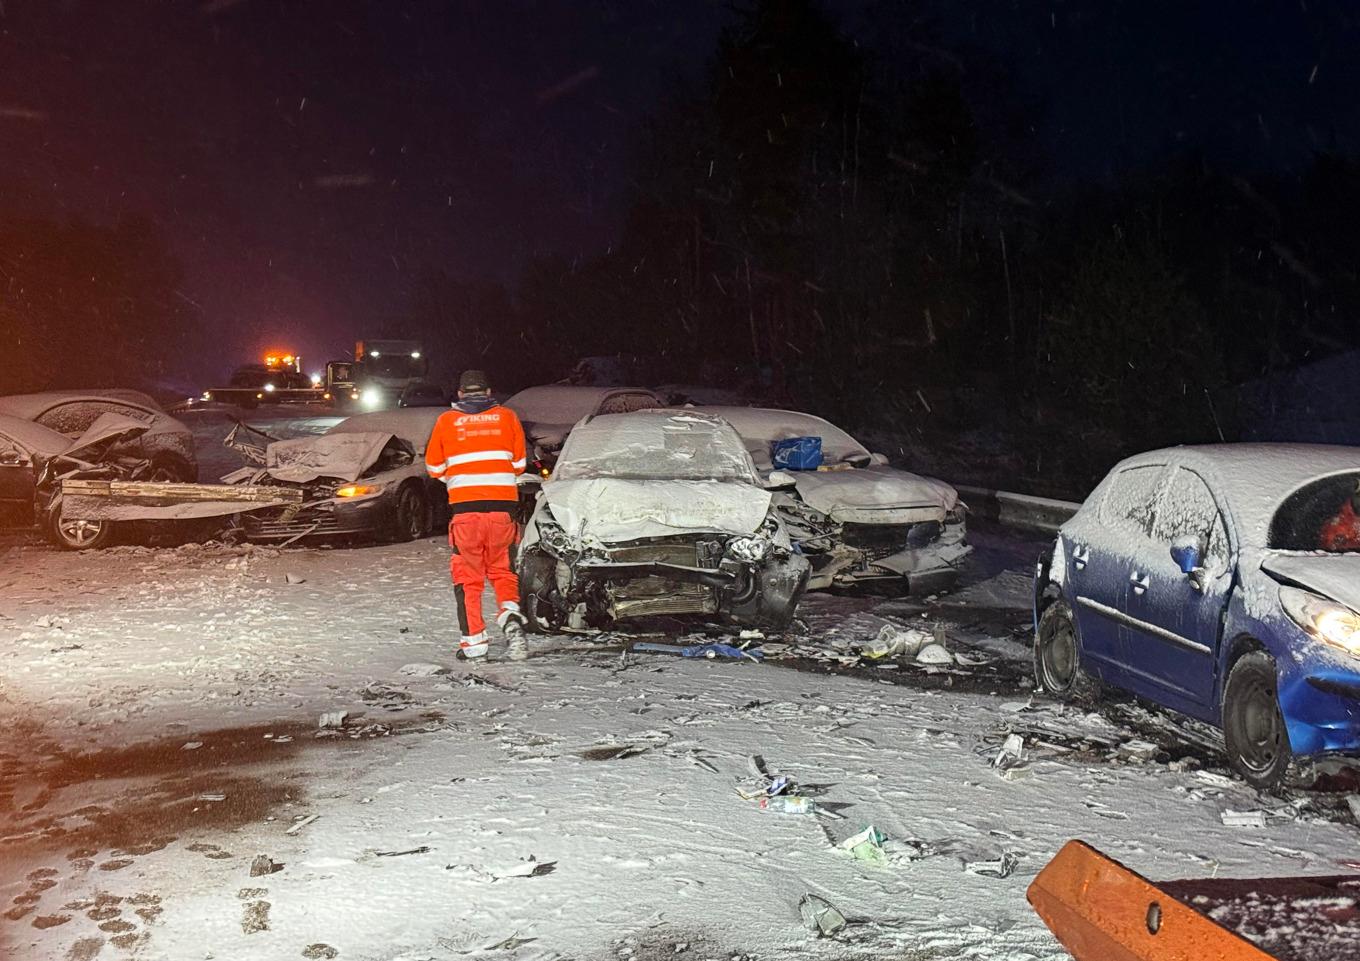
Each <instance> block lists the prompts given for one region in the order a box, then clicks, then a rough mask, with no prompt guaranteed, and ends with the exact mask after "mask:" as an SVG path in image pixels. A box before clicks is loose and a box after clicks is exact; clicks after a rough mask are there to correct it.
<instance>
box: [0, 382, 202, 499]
mask: <svg viewBox="0 0 1360 961" xmlns="http://www.w3.org/2000/svg"><path fill="white" fill-rule="evenodd" d="M0 414H4V415H6V416H9V417H18V418H22V419H23V420H31V421H33V422H34V423H36V424H40V425H41V426H43V427H46V428H48V429H49V430H53V431H56V432H57V433H59V434H65V435H66V437H67V438H68V439H70V438H75V437H79V436H81V435H82V434H84V433H86V432H87V431H88V430H89V429H90V427H91V426H92V425H93V424H94V423H95V421H97V420H98V419H99V418H100V417H103V416H105V415H116V416H118V417H121V418H124V419H126V420H130V421H135V422H137V423H140V424H142V425H144V429H143V430H142V432H141V433H139V434H136V435H135V436H132V437H130V438H129V439H127V440H125V441H121V442H119V444H117V445H116V446H115V448H114V452H115V453H117V454H120V455H126V456H129V457H134V458H138V459H143V460H148V461H150V462H151V463H152V465H153V468H154V474H155V477H156V479H157V480H166V481H186V482H192V481H196V480H198V459H197V457H196V456H195V453H194V437H193V434H192V433H191V432H190V430H189V428H188V427H186V426H184V424H182V423H180V422H179V421H177V420H175V418H173V417H171V416H170V415H169V414H167V413H166V412H165V411H163V410H161V409H160V407H158V406H157V405H156V402H155V401H154V400H152V399H151V398H150V397H148V396H146V395H145V394H143V393H141V392H140V391H135V390H83V391H56V390H54V391H44V392H42V393H37V394H11V395H9V396H6V397H0Z"/></svg>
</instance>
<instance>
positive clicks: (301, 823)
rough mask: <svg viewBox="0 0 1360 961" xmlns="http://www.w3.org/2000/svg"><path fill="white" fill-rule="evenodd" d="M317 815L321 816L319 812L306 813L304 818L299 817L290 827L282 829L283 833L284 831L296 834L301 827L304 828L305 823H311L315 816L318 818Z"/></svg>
mask: <svg viewBox="0 0 1360 961" xmlns="http://www.w3.org/2000/svg"><path fill="white" fill-rule="evenodd" d="M319 817H321V815H320V814H309V815H307V816H306V817H304V818H299V819H298V820H297V821H296V822H295V823H294V824H293V826H292V827H290V828H289V829H288V830H286V831H284V832H283V833H284V834H297V833H298V832H299V831H301V830H302V829H303V828H305V827H306V826H307V825H309V824H311V823H312V822H313V821H315V820H316V819H317V818H319Z"/></svg>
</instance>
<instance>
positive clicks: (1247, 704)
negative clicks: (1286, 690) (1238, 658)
mask: <svg viewBox="0 0 1360 961" xmlns="http://www.w3.org/2000/svg"><path fill="white" fill-rule="evenodd" d="M1237 726H1238V733H1239V734H1240V735H1241V736H1240V737H1239V738H1238V741H1239V744H1240V745H1241V755H1242V763H1243V764H1244V765H1245V766H1246V767H1247V769H1248V770H1250V771H1252V772H1255V773H1260V772H1263V771H1268V770H1270V769H1271V768H1272V767H1274V766H1275V762H1276V759H1277V758H1278V757H1279V742H1280V712H1279V709H1278V708H1277V707H1276V706H1275V692H1274V691H1272V690H1271V689H1270V688H1269V687H1268V686H1267V685H1266V684H1264V683H1263V682H1261V681H1253V682H1252V684H1251V686H1250V687H1249V688H1248V689H1247V690H1246V691H1244V692H1243V694H1242V706H1241V708H1240V711H1239V717H1238V722H1237Z"/></svg>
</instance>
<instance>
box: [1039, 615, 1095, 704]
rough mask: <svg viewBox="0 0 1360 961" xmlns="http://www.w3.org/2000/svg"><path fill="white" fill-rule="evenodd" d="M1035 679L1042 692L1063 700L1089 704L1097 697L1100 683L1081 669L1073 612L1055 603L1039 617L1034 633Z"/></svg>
mask: <svg viewBox="0 0 1360 961" xmlns="http://www.w3.org/2000/svg"><path fill="white" fill-rule="evenodd" d="M1034 679H1035V681H1037V682H1038V684H1039V687H1041V688H1042V689H1043V690H1044V692H1045V693H1047V694H1051V695H1052V696H1053V697H1056V698H1058V699H1059V700H1062V701H1072V702H1076V703H1082V704H1089V703H1091V702H1093V701H1095V700H1096V699H1097V698H1098V697H1099V695H1100V682H1099V681H1097V680H1096V679H1095V678H1093V677H1092V676H1091V675H1090V674H1087V673H1086V670H1085V669H1084V668H1083V667H1082V666H1081V641H1080V639H1079V637H1078V635H1077V624H1076V621H1075V620H1073V618H1072V609H1071V608H1070V607H1068V606H1067V604H1066V603H1065V602H1063V601H1054V602H1053V603H1052V604H1050V605H1049V606H1048V607H1047V608H1046V609H1045V610H1044V613H1043V615H1042V616H1041V617H1040V618H1039V629H1038V630H1037V631H1035V633H1034Z"/></svg>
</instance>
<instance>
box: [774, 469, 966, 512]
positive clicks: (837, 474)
mask: <svg viewBox="0 0 1360 961" xmlns="http://www.w3.org/2000/svg"><path fill="white" fill-rule="evenodd" d="M790 473H791V474H792V476H793V478H794V485H795V488H796V489H797V491H798V496H799V497H801V498H802V499H803V502H804V503H806V504H807V505H808V506H809V507H811V508H813V509H814V510H817V511H821V512H822V513H823V514H826V515H828V516H830V517H831V518H832V519H833V520H837V521H840V522H842V523H845V522H850V523H879V524H911V523H916V522H918V521H926V520H937V521H942V520H944V515H945V514H946V513H947V512H949V511H951V510H953V509H954V508H955V506H957V505H958V502H959V495H958V492H957V491H955V490H954V488H952V487H950V486H949V485H948V484H946V483H944V482H943V481H938V480H935V479H934V478H931V477H922V476H920V475H919V474H912V473H908V472H907V471H904V470H897V469H896V468H894V467H887V466H881V465H873V466H870V467H857V468H852V469H848V470H823V471H792V472H790Z"/></svg>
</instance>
